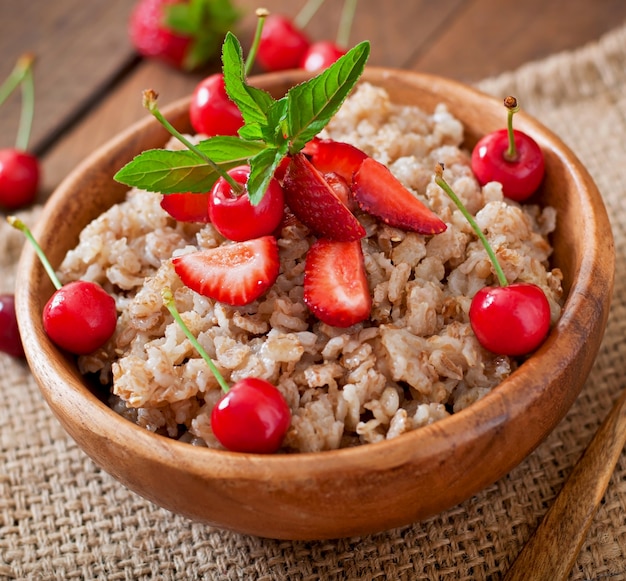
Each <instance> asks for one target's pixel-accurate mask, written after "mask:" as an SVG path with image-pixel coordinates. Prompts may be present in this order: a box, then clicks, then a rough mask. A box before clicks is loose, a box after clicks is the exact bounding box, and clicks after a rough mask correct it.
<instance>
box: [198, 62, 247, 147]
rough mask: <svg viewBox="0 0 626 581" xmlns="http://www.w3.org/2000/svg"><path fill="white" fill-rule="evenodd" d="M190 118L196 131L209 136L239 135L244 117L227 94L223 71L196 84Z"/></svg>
mask: <svg viewBox="0 0 626 581" xmlns="http://www.w3.org/2000/svg"><path fill="white" fill-rule="evenodd" d="M189 119H190V121H191V125H192V127H193V128H194V130H195V132H196V133H203V134H205V135H207V136H209V137H212V136H214V135H237V131H239V128H240V127H241V126H242V125H243V117H242V116H241V112H240V111H239V109H238V108H237V105H235V103H233V102H232V101H231V100H230V98H229V97H228V95H227V94H226V89H225V87H224V76H223V75H222V74H221V73H215V74H214V75H210V76H209V77H207V78H206V79H204V80H203V81H201V82H200V83H199V84H198V85H197V86H196V88H195V89H194V92H193V95H192V97H191V103H190V104H189Z"/></svg>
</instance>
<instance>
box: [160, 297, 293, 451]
mask: <svg viewBox="0 0 626 581" xmlns="http://www.w3.org/2000/svg"><path fill="white" fill-rule="evenodd" d="M161 294H162V297H163V303H164V305H165V306H166V308H167V309H168V311H169V312H170V314H171V315H172V317H173V318H174V320H175V321H176V322H177V323H178V325H179V326H180V327H181V329H182V330H183V332H184V333H185V335H186V336H187V338H188V339H189V341H190V342H191V344H192V345H193V346H194V348H195V349H196V351H198V353H199V354H200V356H201V357H202V358H203V359H204V361H205V362H206V364H207V365H208V366H209V369H210V370H211V372H212V373H213V375H214V376H215V379H216V380H217V382H218V383H219V385H220V387H221V389H222V391H223V392H224V395H223V396H222V398H221V399H220V400H219V402H218V403H217V404H216V405H215V407H214V408H213V410H212V412H211V429H212V430H213V434H214V435H215V437H216V438H217V440H218V441H219V442H220V443H221V444H222V445H223V446H224V447H225V448H226V449H227V450H230V451H231V452H245V453H253V454H272V453H274V452H276V451H278V450H279V449H280V446H281V445H282V442H283V439H284V437H285V434H286V433H287V430H288V429H289V426H290V424H291V411H290V409H289V406H288V405H287V402H286V401H285V398H284V397H283V395H282V394H281V393H280V391H278V389H277V388H276V387H275V386H274V385H272V384H271V383H270V382H269V381H266V380H265V379H260V378H258V377H247V378H245V379H241V380H239V381H237V382H236V383H235V384H234V385H232V386H229V385H228V383H227V382H226V380H225V379H224V377H223V376H222V374H221V373H220V371H219V369H218V368H217V366H216V365H215V363H214V362H213V360H212V359H211V357H210V356H209V355H208V353H207V352H206V351H205V350H204V348H203V347H202V345H200V343H199V342H198V340H197V339H196V337H194V335H193V334H192V333H191V331H190V330H189V328H188V327H187V325H186V324H185V322H184V321H183V319H182V317H181V316H180V313H179V312H178V310H177V308H176V304H175V301H174V296H173V294H172V291H171V289H169V288H164V289H163V291H162V293H161Z"/></svg>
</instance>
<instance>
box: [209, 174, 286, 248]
mask: <svg viewBox="0 0 626 581" xmlns="http://www.w3.org/2000/svg"><path fill="white" fill-rule="evenodd" d="M228 175H230V176H231V177H232V178H233V179H234V180H235V181H236V182H237V183H239V184H241V185H243V186H245V185H246V183H247V181H248V177H249V176H250V166H247V165H242V166H239V167H236V168H234V169H231V170H229V171H228ZM209 200H210V201H209V216H210V218H211V222H212V223H213V226H215V228H216V229H217V230H218V232H219V233H220V234H222V236H225V237H226V238H228V239H230V240H235V241H236V242H242V241H244V240H250V239H252V238H260V237H261V236H266V235H267V234H271V233H272V232H274V231H275V230H276V228H277V227H278V225H279V224H280V223H281V221H282V219H283V214H284V208H285V199H284V196H283V189H282V187H281V185H280V184H279V183H278V181H277V180H276V179H272V180H270V182H269V186H268V188H267V190H266V192H265V194H264V196H263V198H262V199H261V201H260V202H259V203H258V204H257V205H256V206H253V205H252V203H251V202H250V198H249V197H248V192H247V190H246V189H245V188H244V191H243V193H241V194H238V193H236V192H234V191H233V188H232V186H231V185H230V184H229V183H228V182H227V181H226V180H225V179H224V178H222V177H220V178H219V179H218V180H217V181H216V182H215V185H214V186H213V189H212V190H211V193H210V195H209Z"/></svg>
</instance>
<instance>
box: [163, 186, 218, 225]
mask: <svg viewBox="0 0 626 581" xmlns="http://www.w3.org/2000/svg"><path fill="white" fill-rule="evenodd" d="M161 208H163V209H164V210H165V211H166V212H167V213H168V214H169V215H170V216H171V217H172V218H174V219H175V220H178V221H179V222H201V223H206V222H210V221H211V220H210V218H209V194H208V193H207V194H194V193H192V192H185V193H180V194H167V195H164V196H163V198H162V199H161Z"/></svg>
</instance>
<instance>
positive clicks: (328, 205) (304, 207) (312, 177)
mask: <svg viewBox="0 0 626 581" xmlns="http://www.w3.org/2000/svg"><path fill="white" fill-rule="evenodd" d="M283 189H284V192H285V201H286V202H287V204H288V205H289V207H290V208H291V211H292V212H293V213H294V214H295V216H296V218H298V220H300V221H301V222H302V223H303V224H304V225H305V226H307V227H308V228H310V230H311V231H312V232H313V233H314V234H316V235H318V236H320V237H323V238H330V239H331V240H343V241H348V240H359V239H360V238H363V237H364V236H365V228H363V226H362V225H361V223H360V222H359V221H358V220H357V219H356V218H355V216H354V214H352V212H350V210H349V209H348V208H347V207H346V205H345V204H344V203H343V202H342V201H341V200H340V199H339V198H338V197H337V194H335V192H334V190H333V188H332V187H331V186H330V185H329V184H328V182H327V181H326V180H325V179H324V176H323V175H322V174H321V173H320V172H319V171H318V170H317V169H315V168H314V167H313V164H311V162H310V161H309V160H308V159H307V158H306V156H305V155H303V154H302V153H298V154H296V155H294V156H293V158H292V160H291V163H290V164H289V167H288V168H287V173H286V174H285V179H284V181H283Z"/></svg>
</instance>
